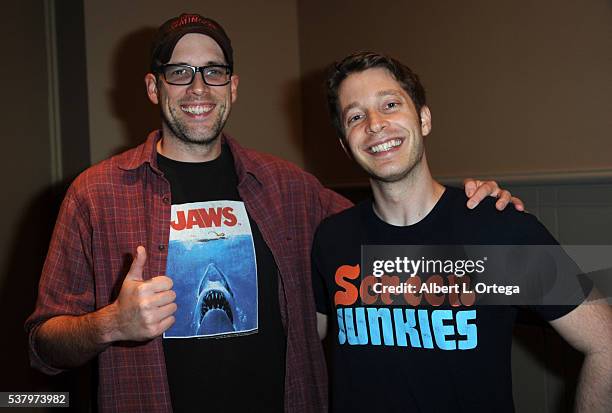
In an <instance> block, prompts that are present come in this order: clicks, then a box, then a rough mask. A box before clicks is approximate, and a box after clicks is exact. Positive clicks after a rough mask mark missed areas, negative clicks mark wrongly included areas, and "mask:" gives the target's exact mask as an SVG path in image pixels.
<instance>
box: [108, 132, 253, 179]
mask: <svg viewBox="0 0 612 413" xmlns="http://www.w3.org/2000/svg"><path fill="white" fill-rule="evenodd" d="M160 139H161V130H159V129H158V130H155V131H153V132H151V133H150V134H149V136H148V137H147V140H146V141H145V142H144V143H143V144H142V145H139V146H137V147H136V148H134V150H133V151H128V152H125V153H123V154H122V155H119V160H118V166H119V168H120V169H123V170H125V171H131V170H135V169H138V168H140V167H141V166H142V165H144V164H145V163H148V164H149V165H150V166H151V168H152V169H153V170H154V171H156V172H158V173H161V172H160V171H159V168H158V166H157V142H159V140H160ZM221 143H222V144H223V143H225V144H227V146H228V147H229V149H230V151H231V152H232V156H233V158H234V167H235V168H236V175H237V176H238V185H240V184H241V183H242V182H243V181H244V180H245V179H246V178H247V176H252V177H253V178H255V179H256V180H257V182H259V183H260V184H261V183H262V178H263V175H264V174H263V172H262V171H261V167H260V165H259V164H258V163H257V162H256V161H255V159H253V158H254V157H253V153H252V152H253V151H251V150H250V149H246V148H244V147H243V146H241V145H240V144H239V143H238V142H237V141H236V140H235V139H234V138H232V137H230V136H228V135H227V134H225V133H223V134H222V135H221Z"/></svg>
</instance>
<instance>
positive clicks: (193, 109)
mask: <svg viewBox="0 0 612 413" xmlns="http://www.w3.org/2000/svg"><path fill="white" fill-rule="evenodd" d="M181 109H182V110H183V111H184V112H187V113H191V114H192V115H201V114H202V113H208V112H210V111H211V110H212V109H213V106H210V105H206V106H201V105H196V106H181Z"/></svg>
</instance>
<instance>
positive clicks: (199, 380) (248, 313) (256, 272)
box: [158, 145, 286, 412]
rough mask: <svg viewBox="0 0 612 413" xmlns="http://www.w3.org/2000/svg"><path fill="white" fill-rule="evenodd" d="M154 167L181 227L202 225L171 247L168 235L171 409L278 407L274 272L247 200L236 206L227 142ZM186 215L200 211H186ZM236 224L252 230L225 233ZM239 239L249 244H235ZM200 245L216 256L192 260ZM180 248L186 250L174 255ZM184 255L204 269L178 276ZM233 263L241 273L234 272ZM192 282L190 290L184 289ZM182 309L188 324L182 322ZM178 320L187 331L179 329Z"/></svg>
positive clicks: (281, 337)
mask: <svg viewBox="0 0 612 413" xmlns="http://www.w3.org/2000/svg"><path fill="white" fill-rule="evenodd" d="M158 163H159V168H160V169H161V171H162V172H163V173H164V176H165V178H166V179H167V180H168V181H169V182H170V187H171V191H172V204H173V214H175V212H174V211H175V208H178V209H183V210H184V211H185V213H184V215H183V216H186V219H184V220H183V222H182V224H183V226H185V225H186V226H187V227H189V228H191V227H193V228H196V229H198V228H199V227H198V225H199V226H200V227H202V228H204V230H201V231H200V234H201V236H200V238H197V239H195V240H194V239H191V240H187V241H185V240H183V241H177V242H176V244H173V241H172V232H171V244H170V246H169V251H168V255H169V266H168V274H167V275H168V276H169V277H171V278H173V280H174V287H173V288H174V289H175V291H176V292H177V305H178V306H179V310H177V314H176V315H177V322H176V323H175V325H174V326H173V327H171V329H169V330H168V331H166V335H165V337H164V340H163V343H164V354H165V358H166V370H167V374H168V382H169V385H170V393H171V397H172V405H173V408H174V411H177V412H187V411H210V412H245V411H266V412H281V411H283V404H284V379H285V352H286V335H285V331H284V328H283V325H282V320H281V315H280V307H279V300H278V272H277V267H276V264H275V261H274V257H273V256H272V253H271V251H270V249H269V248H268V246H267V245H266V243H265V241H264V239H263V237H262V235H261V233H260V231H259V228H258V227H257V224H256V223H255V222H254V221H253V220H251V219H250V217H249V218H246V216H247V213H246V210H245V208H244V207H243V205H244V204H243V203H242V202H239V203H237V202H235V201H241V200H240V196H239V194H238V191H237V176H236V173H235V169H234V160H233V158H232V154H231V152H230V151H229V149H228V148H227V147H226V146H225V145H224V146H223V150H222V153H221V155H220V156H219V157H218V158H217V159H215V160H213V161H210V162H203V163H185V162H178V161H174V160H171V159H168V158H165V157H163V156H161V155H158ZM210 201H213V202H212V203H210ZM230 201H231V202H230ZM215 202H216V203H215ZM194 205H195V207H194ZM211 205H212V206H213V207H210V206H211ZM224 205H230V206H224ZM214 206H218V207H217V208H215V207H214ZM237 209H240V210H243V212H244V215H243V218H244V221H247V222H248V224H247V222H241V218H240V215H239V214H238V213H237V212H236V210H237ZM193 211H199V212H197V213H196V214H195V215H192V214H191V212H193ZM215 212H219V214H217V215H215ZM207 213H208V214H207ZM173 219H176V221H175V222H173V224H172V225H173V227H174V229H176V228H178V225H177V224H181V220H180V219H178V218H176V216H175V215H173ZM215 225H217V226H215ZM224 225H225V226H224ZM232 225H233V226H234V227H232ZM238 226H243V228H247V229H248V227H249V226H250V231H248V230H246V231H242V234H239V235H234V233H232V232H231V231H233V230H234V228H237V227H238ZM177 234H178V232H177ZM236 240H239V242H238V241H236ZM244 242H246V244H244ZM243 245H247V247H246V248H244V247H243V248H242V249H241V248H239V247H240V246H243ZM173 247H176V248H175V250H173ZM181 248H182V249H181ZM198 248H200V249H201V251H205V252H206V253H208V254H211V255H215V256H214V257H213V258H210V257H193V255H194V254H197V252H194V251H200V250H197V249H198ZM179 250H180V251H181V253H182V254H183V255H179V253H178V252H177V253H176V254H175V253H174V251H179ZM190 253H191V255H189V254H190ZM200 255H205V253H204V252H203V253H202V254H200ZM183 257H185V258H184V260H185V262H187V261H189V259H196V260H203V262H206V263H207V264H205V265H204V266H202V267H203V268H204V267H205V269H202V270H201V271H193V273H191V272H187V275H181V276H180V277H182V278H181V279H178V278H180V277H179V275H178V273H180V270H181V268H184V267H185V266H186V265H187V264H185V263H184V262H183ZM212 261H214V262H213V263H212V264H211V263H210V262H212ZM232 269H239V270H240V271H234V272H233V273H232ZM243 272H244V274H248V275H246V276H245V275H244V274H243ZM184 278H187V279H186V280H183V279H184ZM189 278H196V280H195V281H194V280H189ZM200 279H201V281H200ZM181 282H182V284H181ZM191 282H195V284H193V286H194V287H195V288H184V290H185V291H183V289H181V285H192V284H190V283H191ZM249 283H250V284H249ZM198 286H199V288H198ZM255 290H256V291H255ZM181 295H182V297H181ZM241 300H242V301H243V302H241ZM249 301H250V302H249ZM183 303H190V304H189V305H188V306H190V307H193V308H194V310H191V312H189V313H188V312H186V311H185V308H180V307H181V306H183V307H186V306H187V305H183ZM187 315H188V316H189V318H190V319H189V320H179V317H182V318H185V317H187ZM181 326H183V328H184V329H185V331H187V332H186V333H185V332H184V331H181V330H180V329H178V328H179V327H181ZM192 327H193V329H192V330H189V328H192ZM173 328H177V330H176V331H174V330H172V329H173ZM168 335H172V336H173V337H176V336H184V338H168Z"/></svg>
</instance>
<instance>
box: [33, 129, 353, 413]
mask: <svg viewBox="0 0 612 413" xmlns="http://www.w3.org/2000/svg"><path fill="white" fill-rule="evenodd" d="M159 138H160V133H159V132H153V133H151V134H150V135H149V137H148V139H147V140H146V142H145V143H143V144H142V145H140V146H138V147H136V148H134V149H131V150H129V151H127V152H124V153H122V154H120V155H117V156H115V157H112V158H110V159H108V160H105V161H103V162H101V163H99V164H97V165H95V166H93V167H91V168H89V169H88V170H86V171H85V172H83V173H82V174H81V175H80V176H79V177H78V178H77V179H76V180H75V181H74V182H73V184H72V185H71V187H70V188H69V189H68V192H67V194H66V197H65V199H64V202H63V204H62V207H61V211H60V214H59V217H58V219H57V223H56V226H55V230H54V233H53V238H52V240H51V244H50V247H49V252H48V255H47V259H46V261H45V265H44V267H43V272H42V276H41V280H40V286H39V293H38V300H37V304H36V309H35V311H34V313H33V314H32V315H31V316H30V317H29V319H28V320H27V321H26V330H27V331H28V333H29V338H30V353H31V363H32V366H34V367H36V368H38V369H40V370H41V371H43V372H46V373H49V374H55V373H59V372H60V370H58V369H56V368H53V367H52V366H49V365H47V364H45V362H44V361H43V360H41V359H40V357H39V356H38V354H37V352H36V341H35V337H36V330H37V329H38V327H39V326H40V325H41V323H42V322H44V321H45V320H47V319H49V318H51V317H53V316H57V315H65V314H69V315H80V314H85V313H88V312H92V311H94V310H96V309H99V308H101V307H104V306H106V305H108V304H109V303H111V302H112V301H113V300H114V299H115V298H116V296H117V294H118V291H119V288H120V287H121V283H122V281H123V278H124V277H125V274H126V273H127V269H128V268H129V264H130V263H131V260H132V256H133V254H134V253H135V251H136V247H137V246H138V245H144V246H145V247H146V249H147V256H148V258H147V263H146V268H145V271H144V278H145V279H148V278H151V277H153V276H155V275H159V274H164V273H165V270H166V258H167V250H168V248H167V246H168V237H169V223H170V209H171V204H172V202H171V198H170V184H169V183H168V181H167V180H166V179H164V177H163V175H162V173H161V172H160V170H159V169H158V167H157V156H156V143H157V141H158V140H159ZM223 140H224V142H226V143H227V144H228V145H229V148H230V150H231V151H232V154H233V156H234V161H235V167H236V172H237V174H238V182H239V183H238V192H239V193H240V196H241V197H242V200H243V201H244V203H245V205H246V209H247V211H248V213H249V214H250V215H251V217H252V218H253V219H254V220H255V222H256V223H257V225H258V226H259V228H260V230H261V233H262V235H263V237H264V239H265V241H266V243H267V244H268V246H269V247H270V249H271V251H272V254H273V255H274V259H275V261H276V264H277V266H278V269H279V274H280V277H279V300H280V308H281V317H282V320H283V324H284V327H285V331H286V334H287V354H286V360H287V365H286V372H285V410H286V411H287V412H321V411H325V410H326V409H327V376H326V373H325V364H324V359H323V354H322V351H321V345H320V343H319V339H318V336H317V332H316V317H315V307H314V300H313V296H312V288H311V283H310V249H311V243H312V239H313V235H314V231H315V229H316V227H317V225H318V224H319V222H320V221H321V220H322V219H323V218H325V217H326V216H328V215H331V214H333V213H336V212H338V211H341V210H343V209H345V208H347V207H349V206H350V203H349V201H347V200H346V199H345V198H343V197H341V196H340V195H338V194H336V193H334V192H332V191H330V190H328V189H325V188H324V187H323V186H322V185H321V184H320V183H319V182H318V181H317V180H316V179H315V178H314V177H313V176H311V175H309V174H307V173H305V172H304V171H302V170H300V169H299V168H297V167H295V166H294V165H292V164H290V163H288V162H286V161H283V160H280V159H278V158H275V157H272V156H270V155H266V154H261V153H258V152H255V151H252V150H249V149H245V148H242V147H241V146H239V145H238V144H237V143H236V141H234V140H233V139H231V138H229V137H226V136H224V137H223ZM211 356H212V357H214V355H211ZM98 366H99V371H98V374H99V387H98V406H99V408H100V410H101V411H122V412H127V411H147V412H169V411H171V410H172V407H171V401H170V394H169V391H168V381H167V377H166V367H165V359H164V354H163V348H162V339H161V338H160V337H158V338H156V339H154V340H151V341H149V342H145V343H138V345H136V346H134V345H132V344H129V343H128V344H126V343H114V344H113V345H111V346H110V347H109V348H108V349H106V350H105V351H103V352H102V353H100V355H99V356H98Z"/></svg>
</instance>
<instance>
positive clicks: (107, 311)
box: [26, 14, 510, 412]
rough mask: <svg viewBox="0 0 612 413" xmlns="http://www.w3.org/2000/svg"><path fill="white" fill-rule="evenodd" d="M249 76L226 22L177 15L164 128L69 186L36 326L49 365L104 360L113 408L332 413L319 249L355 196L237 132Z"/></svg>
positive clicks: (158, 89) (164, 83)
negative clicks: (323, 233) (234, 120)
mask: <svg viewBox="0 0 612 413" xmlns="http://www.w3.org/2000/svg"><path fill="white" fill-rule="evenodd" d="M238 81H239V78H238V76H237V75H236V74H235V73H234V60H233V50H232V45H231V42H230V39H229V37H228V36H227V34H226V33H225V31H224V30H223V28H222V27H221V26H220V25H219V24H218V23H217V22H215V21H214V20H212V19H209V18H205V17H202V16H200V15H197V14H182V15H180V16H179V17H176V18H172V19H170V20H168V21H167V22H165V23H164V24H163V25H162V26H161V27H160V28H159V30H158V32H157V34H156V36H155V38H154V41H153V47H152V55H151V72H150V73H148V74H146V76H145V83H146V89H147V95H148V97H149V99H150V100H151V102H153V103H154V104H157V105H159V106H160V111H161V117H162V127H161V129H160V130H157V131H154V132H152V133H151V134H150V135H149V137H148V138H147V140H146V141H145V142H144V143H143V144H141V145H139V146H138V147H136V148H134V149H131V150H128V151H127V152H124V153H122V154H119V155H117V156H114V157H112V158H110V159H108V160H105V161H103V162H101V163H99V164H97V165H95V166H93V167H91V168H89V169H87V170H86V171H85V172H83V173H82V174H81V175H80V176H79V177H78V178H77V179H76V180H75V181H74V182H73V184H72V185H71V187H70V188H69V190H68V192H67V194H66V197H65V199H64V202H63V204H62V208H61V211H60V214H59V217H58V220H57V224H56V227H55V231H54V234H53V238H52V240H51V245H50V248H49V253H48V256H47V259H46V262H45V266H44V268H43V273H42V277H41V282H40V287H39V297H38V301H37V305H36V309H35V311H34V313H33V314H32V315H31V316H30V318H29V319H28V321H27V322H26V330H27V331H28V332H29V338H30V349H31V360H32V365H33V366H35V367H36V368H38V369H40V370H42V371H43V372H46V373H48V374H56V373H59V372H61V371H62V370H64V369H67V368H70V367H74V366H78V365H82V364H84V363H86V362H88V361H89V360H92V359H94V358H97V362H98V379H99V380H98V389H97V395H98V406H99V409H100V410H101V411H147V412H169V411H172V410H173V409H174V410H175V411H188V410H193V411H211V412H221V411H223V412H226V411H237V412H238V411H240V412H243V411H266V412H274V411H291V412H321V411H325V410H326V409H327V381H326V375H325V366H324V360H323V355H322V353H321V349H320V344H319V341H318V336H317V333H316V320H315V309H314V304H313V296H312V288H311V283H310V247H311V242H312V238H313V233H314V230H315V228H316V227H317V225H318V224H319V222H320V221H321V220H322V219H324V218H325V217H327V216H329V215H331V214H334V213H336V212H339V211H341V210H343V209H345V208H347V207H349V206H350V202H349V201H347V200H346V199H345V198H343V197H341V196H340V195H338V194H336V193H334V192H332V191H330V190H328V189H325V188H324V187H323V186H322V185H321V184H320V183H319V182H318V181H317V180H316V179H315V178H314V177H313V176H311V175H309V174H307V173H305V172H304V171H302V170H300V169H299V168H297V167H295V166H294V165H292V164H290V163H288V162H286V161H283V160H280V159H278V158H275V157H272V156H270V155H266V154H262V153H258V152H255V151H253V150H250V149H246V148H243V147H241V146H240V145H239V144H238V143H237V142H236V141H235V140H234V139H232V138H231V137H229V136H228V135H227V134H225V133H223V127H224V125H225V123H226V121H227V119H228V117H229V114H230V111H231V107H232V104H233V103H234V102H235V100H236V97H237V89H238ZM470 185H471V186H470V190H469V192H472V193H473V195H474V197H473V200H475V201H479V200H480V199H482V198H483V197H484V196H485V195H488V194H492V195H494V196H496V195H497V196H501V197H502V199H500V201H499V205H498V206H499V207H504V206H505V204H506V203H507V202H508V201H509V200H510V196H509V193H507V191H500V190H499V188H497V186H496V185H495V184H494V183H488V184H485V185H483V186H482V187H481V188H480V189H478V190H476V189H475V188H472V187H475V186H476V185H475V183H474V182H471V183H470Z"/></svg>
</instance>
